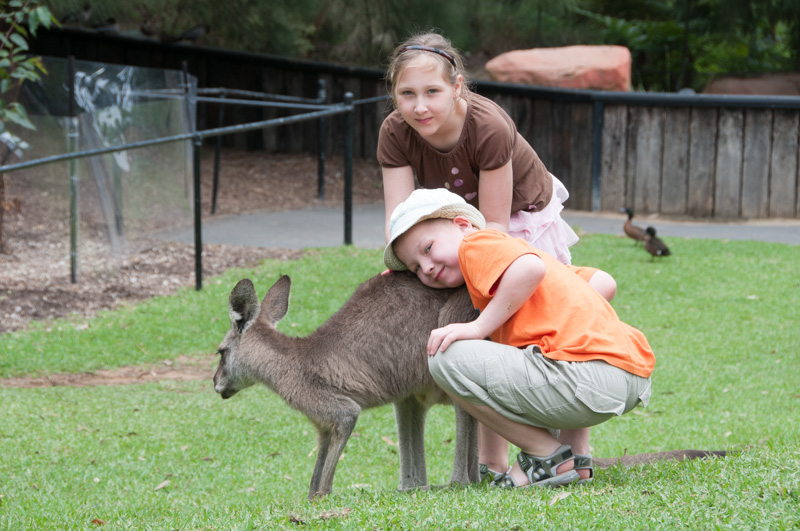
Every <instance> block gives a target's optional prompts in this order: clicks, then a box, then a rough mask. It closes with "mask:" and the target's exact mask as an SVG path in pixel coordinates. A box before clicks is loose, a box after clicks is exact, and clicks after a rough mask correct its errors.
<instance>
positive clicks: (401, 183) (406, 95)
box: [377, 33, 617, 472]
mask: <svg viewBox="0 0 800 531" xmlns="http://www.w3.org/2000/svg"><path fill="white" fill-rule="evenodd" d="M463 72H464V67H463V63H462V60H461V57H460V54H459V53H458V52H457V51H456V50H455V49H454V48H453V46H452V45H451V44H450V42H449V41H448V40H447V39H446V38H444V37H443V36H441V35H439V34H436V33H425V34H421V35H418V36H415V37H412V38H411V39H409V40H408V41H406V42H405V43H403V44H401V45H400V46H398V47H397V48H396V49H395V51H394V54H393V56H392V60H391V63H390V65H389V68H388V71H387V81H388V83H389V84H390V94H391V96H392V100H393V102H394V106H395V108H396V110H395V111H394V112H393V113H391V114H390V115H389V116H388V117H387V118H386V120H385V121H384V122H383V125H382V126H381V130H380V135H379V138H378V151H377V157H378V162H379V163H380V164H381V167H382V170H383V189H384V200H385V203H386V229H385V230H386V237H387V240H388V238H389V220H390V216H391V213H392V212H393V211H394V209H395V208H396V207H397V205H399V204H400V203H401V202H402V201H404V200H405V199H406V198H408V197H409V195H410V194H411V192H412V191H413V190H414V189H415V188H416V186H417V184H418V185H419V186H420V187H422V188H446V189H448V190H450V191H451V192H454V193H456V194H458V195H460V196H461V197H463V198H464V199H465V200H466V201H467V202H468V203H469V204H471V205H473V206H474V207H476V208H478V209H479V210H480V212H481V214H482V215H483V216H484V218H485V219H486V225H487V227H488V228H493V229H497V230H499V231H501V232H505V233H509V234H511V235H512V236H515V237H520V238H523V239H525V240H526V241H527V242H528V243H530V244H531V245H532V246H533V247H535V248H537V249H542V250H543V251H545V252H547V253H549V254H550V255H552V256H554V257H555V258H556V259H557V260H558V261H560V262H561V263H564V264H570V262H571V254H570V251H569V246H570V245H573V244H574V243H576V242H577V241H578V236H577V235H576V234H575V232H574V231H573V230H572V228H571V227H570V226H569V225H568V224H567V223H566V222H565V221H564V220H563V219H562V218H561V211H562V210H563V208H564V207H563V205H562V203H563V202H564V201H566V200H567V198H568V197H569V193H568V192H567V190H566V188H565V187H564V185H563V184H561V182H560V181H559V180H558V179H556V177H555V176H553V175H552V174H550V173H549V172H548V171H547V168H545V166H544V164H543V163H542V161H541V160H540V159H539V156H538V155H537V154H536V152H535V151H534V150H533V148H532V147H531V146H530V144H528V142H527V141H526V140H525V139H524V138H523V137H522V135H520V134H519V133H518V132H517V129H516V126H515V125H514V122H513V120H511V118H510V117H509V116H508V114H506V112H505V111H503V109H501V108H500V107H499V106H498V105H497V104H495V103H494V102H493V101H491V100H489V99H488V98H485V97H483V96H480V95H479V94H475V93H472V92H470V90H469V88H468V87H467V84H466V83H465V81H464V75H463ZM415 179H416V182H415ZM573 271H574V272H575V273H577V274H578V275H580V276H581V277H582V278H583V279H584V280H587V281H588V282H589V284H590V285H591V286H592V287H593V288H594V289H595V290H597V291H598V292H599V293H600V294H601V295H602V296H603V297H605V299H606V300H609V301H610V300H611V299H612V298H613V297H614V295H615V293H616V288H617V285H616V282H615V281H614V279H613V278H612V277H611V275H609V274H608V273H605V272H603V271H600V270H598V269H595V268H588V267H584V268H580V267H575V268H573ZM479 441H480V460H481V469H482V470H484V471H488V470H490V469H491V470H500V471H501V472H502V471H503V470H505V468H502V469H501V468H496V467H499V466H501V463H502V462H505V460H506V457H507V455H508V443H507V442H505V441H504V440H502V439H501V438H499V437H497V436H496V435H495V434H493V433H492V432H491V430H487V429H486V428H485V426H483V425H481V426H480V428H479Z"/></svg>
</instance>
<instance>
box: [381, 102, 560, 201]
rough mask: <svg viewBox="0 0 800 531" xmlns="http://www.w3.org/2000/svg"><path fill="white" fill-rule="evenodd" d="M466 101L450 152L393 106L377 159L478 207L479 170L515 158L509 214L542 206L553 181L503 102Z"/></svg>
mask: <svg viewBox="0 0 800 531" xmlns="http://www.w3.org/2000/svg"><path fill="white" fill-rule="evenodd" d="M468 102H469V104H468V106H467V117H466V120H465V122H464V128H463V130H462V131H461V137H460V138H459V139H458V143H457V144H456V145H455V146H454V147H453V149H451V150H450V151H448V152H441V151H439V150H437V149H436V148H434V147H433V146H431V145H430V144H429V143H428V142H426V141H425V140H423V139H422V138H421V137H420V136H419V134H418V133H417V132H416V131H414V129H413V128H412V127H411V126H409V125H408V124H407V123H406V121H405V120H403V117H402V116H401V115H400V113H399V112H398V111H394V112H393V113H392V114H390V115H389V116H388V117H387V118H386V120H384V122H383V125H382V126H381V130H380V134H379V136H378V154H377V156H378V162H379V163H380V164H381V166H383V167H386V168H401V167H403V166H411V168H412V169H413V170H414V174H415V175H416V178H417V182H418V183H419V185H420V186H421V187H423V188H447V189H448V190H450V191H451V192H454V193H457V194H458V195H460V196H461V197H463V198H464V199H466V200H467V201H468V202H469V203H470V204H472V205H473V206H474V207H476V208H480V205H479V204H478V176H479V175H480V170H494V169H497V168H499V167H500V166H502V165H504V164H505V163H507V162H508V161H509V160H511V167H512V169H513V174H514V191H513V197H512V200H511V213H512V214H513V213H514V212H517V211H519V210H530V211H534V212H535V211H540V210H542V209H543V208H544V207H545V206H547V204H548V203H549V202H550V197H551V196H552V195H553V180H552V178H551V177H550V174H549V173H548V171H547V168H545V166H544V163H543V162H542V161H541V159H540V158H539V156H538V155H537V154H536V152H535V151H534V150H533V148H532V147H531V146H530V144H528V142H527V141H526V140H525V139H524V138H523V137H522V135H520V134H519V132H517V128H516V126H515V125H514V121H513V120H512V119H511V117H510V116H508V114H506V112H505V111H504V110H503V109H501V108H500V106H499V105H497V104H496V103H495V102H493V101H492V100H490V99H488V98H486V97H484V96H480V95H478V94H470V96H469V100H468Z"/></svg>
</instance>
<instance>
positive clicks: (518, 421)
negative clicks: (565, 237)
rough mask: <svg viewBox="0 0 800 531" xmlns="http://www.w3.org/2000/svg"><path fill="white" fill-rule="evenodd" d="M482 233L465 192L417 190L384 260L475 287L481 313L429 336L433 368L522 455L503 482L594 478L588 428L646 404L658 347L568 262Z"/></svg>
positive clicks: (444, 282) (439, 280) (396, 215)
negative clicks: (621, 317)
mask: <svg viewBox="0 0 800 531" xmlns="http://www.w3.org/2000/svg"><path fill="white" fill-rule="evenodd" d="M484 227H485V221H484V218H483V216H482V215H481V213H480V212H479V211H478V210H477V209H476V208H474V207H473V206H471V205H469V204H468V203H467V202H466V201H465V200H464V199H463V198H461V197H460V196H458V195H455V194H453V193H451V192H448V191H447V190H445V189H434V190H422V189H421V190H416V191H414V192H413V193H412V194H411V196H410V197H409V198H408V199H407V200H406V201H404V202H403V203H401V204H400V205H398V207H397V208H396V209H395V211H394V212H393V213H392V216H391V220H390V239H389V243H388V244H387V246H386V249H385V250H384V255H383V259H384V262H385V264H386V266H387V267H388V268H389V269H392V270H405V269H409V270H410V271H412V272H414V273H415V274H416V275H417V277H418V278H419V279H420V280H421V281H422V283H423V284H425V285H426V286H430V287H434V288H448V287H456V286H460V285H461V284H464V283H466V285H467V289H468V290H469V293H470V297H471V299H472V302H473V304H474V305H475V306H476V308H478V309H479V310H480V315H479V316H478V318H477V319H476V320H475V321H473V322H471V323H458V324H451V325H448V326H445V327H443V328H439V329H436V330H433V331H432V332H431V335H430V338H429V340H428V356H429V359H428V364H429V367H430V371H431V374H432V375H433V377H434V379H435V380H436V382H437V383H438V384H439V385H440V386H441V387H442V388H443V389H444V390H445V391H446V392H447V393H448V394H449V395H450V396H451V397H452V398H453V400H455V401H456V402H457V403H458V404H459V405H460V406H462V407H463V408H464V409H466V410H467V411H468V412H469V413H470V414H471V415H472V416H473V417H475V418H476V419H477V420H478V421H480V422H481V423H483V424H484V425H485V426H487V427H489V428H491V429H492V430H494V431H495V432H496V433H498V434H499V435H501V436H503V437H504V438H505V439H507V440H508V441H510V442H512V443H513V444H515V445H516V446H518V447H519V448H520V450H521V451H520V453H519V454H518V455H517V459H516V463H515V464H514V465H513V466H512V467H510V468H509V469H508V471H507V472H505V473H497V472H494V471H492V472H493V473H494V475H495V477H496V480H495V481H494V484H497V485H499V486H501V487H518V486H527V485H535V486H558V485H566V484H568V483H572V482H574V481H578V480H582V479H589V478H590V477H591V475H592V465H591V456H590V455H589V427H590V426H593V425H595V424H600V423H601V422H604V421H606V420H608V419H609V418H611V417H612V416H614V415H622V414H623V413H627V412H628V411H630V410H632V409H633V408H634V407H635V406H636V405H637V404H638V403H639V402H641V403H642V404H643V405H644V406H647V403H648V401H649V398H650V374H651V373H652V371H653V367H654V365H655V356H654V355H653V351H652V350H651V349H650V346H649V345H648V343H647V339H646V338H645V337H644V335H643V334H642V333H641V332H640V331H638V330H636V329H635V328H633V327H631V326H629V325H627V324H625V323H623V322H622V321H620V320H619V317H618V316H617V314H616V312H615V311H614V309H613V308H612V307H611V305H610V304H608V302H606V300H605V299H603V297H601V296H600V295H599V294H598V293H597V292H596V291H595V290H594V289H593V288H592V287H591V286H590V285H589V284H588V283H587V282H586V281H585V280H583V279H581V278H580V277H579V276H578V275H576V274H575V273H574V272H573V271H572V270H570V269H569V268H568V267H567V266H565V265H563V264H561V263H560V262H558V261H557V260H556V259H554V258H553V257H552V256H550V255H549V254H547V253H545V252H544V251H540V250H538V249H534V248H532V247H531V246H530V245H529V244H528V243H527V242H525V241H524V240H521V239H518V238H512V237H511V236H509V235H508V234H505V233H503V232H500V231H497V230H488V229H484ZM486 337H489V338H490V339H491V341H487V340H485V339H484V338H486ZM549 430H561V431H560V434H559V438H558V439H557V438H555V437H554V436H553V435H552V434H551V432H550V431H549ZM573 452H575V453H574V454H573Z"/></svg>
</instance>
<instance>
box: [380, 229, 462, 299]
mask: <svg viewBox="0 0 800 531" xmlns="http://www.w3.org/2000/svg"><path fill="white" fill-rule="evenodd" d="M473 230H474V228H473V227H472V225H471V224H470V222H469V221H468V220H467V219H466V218H463V217H457V218H455V219H430V220H426V221H422V222H420V223H417V224H416V225H414V226H413V227H411V228H410V229H408V231H407V232H406V233H405V234H403V235H402V236H400V237H399V238H397V240H396V241H395V242H394V252H395V254H396V255H397V257H398V258H399V259H400V260H401V261H402V262H403V263H404V264H406V266H407V267H408V269H409V271H411V272H412V273H415V274H416V275H417V277H418V278H419V279H420V280H421V281H422V283H423V284H425V285H426V286H429V287H431V288H455V287H457V286H460V285H462V284H463V283H464V275H463V274H462V273H461V266H459V264H458V247H459V245H461V240H462V239H464V236H465V235H466V234H469V233H470V232H472V231H473Z"/></svg>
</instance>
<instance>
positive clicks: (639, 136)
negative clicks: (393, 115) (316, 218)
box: [32, 30, 800, 219]
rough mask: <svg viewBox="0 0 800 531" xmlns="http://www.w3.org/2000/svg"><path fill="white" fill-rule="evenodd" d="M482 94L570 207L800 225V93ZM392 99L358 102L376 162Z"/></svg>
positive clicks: (178, 49) (170, 61)
mask: <svg viewBox="0 0 800 531" xmlns="http://www.w3.org/2000/svg"><path fill="white" fill-rule="evenodd" d="M32 51H33V52H34V53H38V54H42V55H51V56H57V57H66V56H68V55H73V56H75V57H76V58H77V59H81V60H87V61H97V62H107V63H119V64H129V65H134V66H146V67H156V68H169V69H178V70H180V69H181V68H183V67H184V66H185V67H186V68H187V69H188V71H189V72H190V73H191V74H192V75H195V76H197V78H198V83H199V86H200V87H201V88H217V87H225V88H234V89H241V90H250V91H256V92H264V93H272V94H284V95H293V96H300V97H306V98H314V97H316V95H317V91H318V87H319V80H320V79H322V80H324V81H325V85H326V87H327V101H328V102H331V103H334V102H341V101H342V100H343V99H344V94H345V93H346V92H352V93H353V94H354V95H355V99H356V100H362V99H368V98H373V97H375V96H380V95H383V94H385V93H386V89H385V85H384V82H383V79H382V78H383V72H382V71H380V70H375V69H365V68H354V67H347V66H342V65H334V64H328V63H315V62H309V61H293V60H288V59H285V58H280V57H272V56H265V55H259V54H252V53H242V52H231V51H226V50H219V49H212V48H204V47H197V46H186V45H179V44H178V45H176V44H163V43H159V42H156V41H152V40H146V39H135V38H127V37H120V36H103V35H98V34H96V33H91V32H84V31H77V30H59V31H49V32H44V31H41V30H40V32H39V37H37V39H36V40H34V41H33V42H32ZM475 89H476V91H477V92H479V93H481V94H483V95H485V96H488V97H490V98H492V99H494V100H495V101H497V102H498V103H499V104H500V105H501V106H502V107H503V108H504V109H506V111H508V112H509V114H510V115H511V116H512V118H513V119H514V121H515V122H516V124H517V127H518V129H519V131H520V132H521V133H522V134H523V136H525V137H526V138H527V139H528V141H529V142H530V143H531V145H532V146H533V147H534V149H536V151H537V152H538V153H539V156H540V157H541V158H542V160H543V161H544V162H545V164H546V165H547V167H548V169H549V170H550V171H551V172H552V173H553V174H555V175H556V176H557V177H559V179H561V180H562V181H563V182H564V184H565V185H566V186H567V189H568V190H569V191H570V195H571V197H570V199H569V201H568V203H567V206H568V207H569V208H573V209H578V210H596V211H598V210H599V211H612V212H616V211H618V210H619V209H620V208H622V207H631V208H633V209H634V210H635V211H636V212H637V214H656V213H657V214H664V215H669V216H674V217H681V216H688V217H698V218H715V219H760V218H795V219H798V218H800V191H799V189H800V141H799V139H800V98H790V97H766V96H761V97H756V96H705V95H681V94H643V93H629V94H628V93H605V92H597V91H576V90H558V89H547V88H541V87H528V86H523V85H508V84H501V83H492V82H479V83H476V84H475ZM217 107H218V105H215V104H203V105H200V107H199V108H198V128H200V129H203V128H207V127H217V126H220V125H234V124H237V123H238V124H241V123H246V122H252V121H256V120H263V119H268V118H272V117H277V116H281V115H286V114H290V113H291V111H287V110H275V109H264V108H255V107H247V106H235V107H227V108H226V110H225V122H224V123H223V124H220V123H218V119H217V116H218V109H217ZM389 111H390V107H389V105H388V103H387V102H383V101H382V102H378V103H369V104H365V105H359V106H358V108H357V111H356V115H355V145H354V155H355V156H357V157H362V158H373V157H374V156H375V151H376V147H377V138H378V129H379V127H380V124H381V122H382V121H383V118H384V117H385V116H386V114H387V113H388V112H389ZM343 130H344V126H343V118H341V117H335V118H331V121H330V125H329V127H328V128H327V140H326V144H327V149H328V150H329V152H341V150H342V149H343V144H344V141H343V138H342V135H341V131H343ZM225 142H226V145H228V146H232V147H237V148H244V149H251V150H256V149H264V150H267V151H270V152H288V153H296V152H316V150H317V143H318V140H317V134H316V128H315V126H313V125H309V124H297V125H291V126H286V127H285V128H277V129H276V128H273V129H268V130H264V131H257V132H251V133H246V134H241V135H232V136H229V137H226V138H225Z"/></svg>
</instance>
